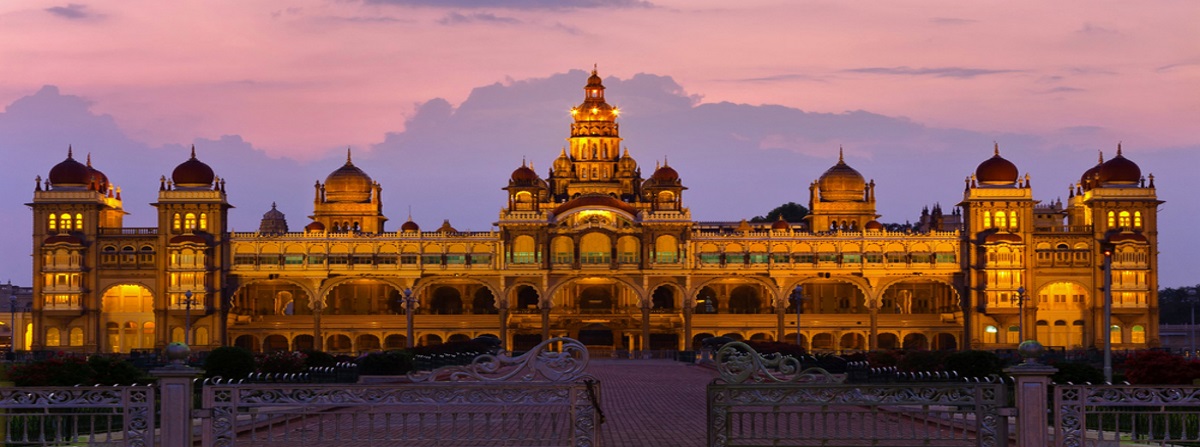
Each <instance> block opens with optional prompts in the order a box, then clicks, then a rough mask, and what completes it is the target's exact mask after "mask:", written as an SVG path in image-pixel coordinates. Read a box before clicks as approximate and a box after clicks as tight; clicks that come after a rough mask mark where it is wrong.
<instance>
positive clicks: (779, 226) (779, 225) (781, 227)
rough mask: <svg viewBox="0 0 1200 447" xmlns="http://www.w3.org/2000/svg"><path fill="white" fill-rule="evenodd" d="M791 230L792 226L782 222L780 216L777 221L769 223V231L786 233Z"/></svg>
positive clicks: (784, 221)
mask: <svg viewBox="0 0 1200 447" xmlns="http://www.w3.org/2000/svg"><path fill="white" fill-rule="evenodd" d="M791 228H792V225H791V224H789V223H788V222H787V221H786V220H783V216H782V215H780V216H779V220H776V221H775V222H773V223H771V230H774V231H787V230H790V229H791Z"/></svg>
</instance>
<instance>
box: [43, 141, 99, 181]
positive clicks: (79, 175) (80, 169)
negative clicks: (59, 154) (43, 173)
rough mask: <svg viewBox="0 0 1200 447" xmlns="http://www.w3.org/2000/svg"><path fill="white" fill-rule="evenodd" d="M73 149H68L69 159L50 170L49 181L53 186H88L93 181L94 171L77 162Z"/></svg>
mask: <svg viewBox="0 0 1200 447" xmlns="http://www.w3.org/2000/svg"><path fill="white" fill-rule="evenodd" d="M71 152H72V151H71V147H70V146H68V147H67V159H66V160H63V161H62V162H60V163H58V164H56V165H54V167H53V168H50V175H49V178H48V180H50V184H51V185H53V186H87V185H88V183H89V182H90V181H91V180H92V170H91V169H90V168H88V167H87V166H84V164H83V163H80V162H78V161H75V158H74V157H73V156H72V153H71Z"/></svg>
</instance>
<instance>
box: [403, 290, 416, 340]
mask: <svg viewBox="0 0 1200 447" xmlns="http://www.w3.org/2000/svg"><path fill="white" fill-rule="evenodd" d="M413 301H416V300H414V299H413V291H412V289H411V288H407V287H406V288H404V318H405V320H407V322H408V324H406V325H405V329H406V330H407V331H408V337H407V338H405V339H404V344H405V347H407V348H409V349H412V347H413Z"/></svg>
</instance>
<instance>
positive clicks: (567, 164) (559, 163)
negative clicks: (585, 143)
mask: <svg viewBox="0 0 1200 447" xmlns="http://www.w3.org/2000/svg"><path fill="white" fill-rule="evenodd" d="M553 167H554V172H555V175H566V174H567V173H569V172H571V159H570V158H568V157H567V148H563V150H562V152H561V153H559V154H558V158H556V159H554V166H553Z"/></svg>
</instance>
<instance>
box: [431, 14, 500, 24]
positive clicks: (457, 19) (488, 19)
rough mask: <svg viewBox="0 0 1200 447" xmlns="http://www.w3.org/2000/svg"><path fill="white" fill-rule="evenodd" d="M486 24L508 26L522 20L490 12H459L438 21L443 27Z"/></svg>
mask: <svg viewBox="0 0 1200 447" xmlns="http://www.w3.org/2000/svg"><path fill="white" fill-rule="evenodd" d="M473 22H485V23H502V24H506V25H515V24H518V23H521V21H520V20H517V19H514V18H512V17H502V16H498V15H495V14H492V13H490V12H475V13H470V14H461V13H458V12H450V13H449V14H446V17H443V18H441V19H439V20H438V23H440V24H442V25H460V24H464V23H473Z"/></svg>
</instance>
